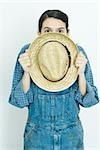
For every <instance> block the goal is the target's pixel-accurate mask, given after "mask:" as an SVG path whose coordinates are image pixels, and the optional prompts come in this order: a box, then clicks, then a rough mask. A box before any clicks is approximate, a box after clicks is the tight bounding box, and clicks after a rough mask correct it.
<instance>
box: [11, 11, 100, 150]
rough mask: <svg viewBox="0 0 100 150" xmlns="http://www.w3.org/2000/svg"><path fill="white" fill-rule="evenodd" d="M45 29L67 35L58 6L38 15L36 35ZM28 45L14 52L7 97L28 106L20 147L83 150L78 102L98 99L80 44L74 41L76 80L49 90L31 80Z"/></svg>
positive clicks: (87, 103) (92, 102)
mask: <svg viewBox="0 0 100 150" xmlns="http://www.w3.org/2000/svg"><path fill="white" fill-rule="evenodd" d="M49 32H52V33H60V34H64V35H67V36H68V34H69V23H68V16H67V15H66V14H65V13H63V12H61V11H59V10H47V11H45V12H44V13H43V14H42V15H41V17H40V19H39V24H38V35H42V34H46V33H49ZM29 45H30V44H27V45H25V46H24V47H23V48H22V49H21V51H20V53H19V55H18V59H17V62H16V66H15V71H14V77H13V85H12V91H11V95H10V98H9V103H10V104H12V105H15V106H17V107H20V108H23V107H27V108H28V119H27V123H26V126H25V132H24V150H83V149H84V144H83V128H82V125H81V121H80V119H79V111H80V105H81V106H83V107H90V106H93V105H95V104H97V103H98V102H99V98H98V93H97V88H96V87H95V86H94V83H93V76H92V72H91V67H90V64H89V61H88V58H87V56H86V54H85V52H84V50H83V48H82V47H80V46H79V45H77V47H78V49H79V51H80V52H79V54H78V56H77V58H76V61H75V65H76V67H78V78H77V81H76V82H75V83H74V84H73V85H72V86H71V87H69V88H68V89H66V90H63V91H60V92H54V93H53V92H48V91H45V90H43V89H41V88H39V87H38V86H37V85H36V84H35V83H34V82H32V80H31V78H30V75H29V68H30V66H31V62H30V58H29V56H28V52H27V50H28V47H29ZM25 60H26V61H25ZM25 62H26V63H25ZM64 100H66V101H64Z"/></svg>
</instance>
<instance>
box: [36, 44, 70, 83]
mask: <svg viewBox="0 0 100 150" xmlns="http://www.w3.org/2000/svg"><path fill="white" fill-rule="evenodd" d="M38 64H39V67H40V70H41V72H42V74H43V76H44V77H45V78H46V79H48V80H50V81H59V80H60V79H62V78H63V77H64V76H65V74H66V73H67V70H68V66H69V58H68V54H67V51H66V48H65V47H64V46H63V45H62V44H61V43H59V42H57V41H49V42H47V43H45V44H44V45H42V47H41V49H40V51H39V53H38Z"/></svg>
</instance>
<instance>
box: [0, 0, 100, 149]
mask: <svg viewBox="0 0 100 150" xmlns="http://www.w3.org/2000/svg"><path fill="white" fill-rule="evenodd" d="M40 2H41V1H38V0H37V2H31V1H28V2H27V1H24V0H23V1H19V0H18V1H17V2H14V1H13V2H10V1H9V2H7V1H5V0H4V1H3V2H0V150H22V149H23V132H24V127H25V123H26V120H27V108H23V109H20V108H17V107H14V106H12V105H10V104H9V103H8V98H9V95H10V92H11V84H12V78H13V70H14V67H15V62H16V57H17V55H18V53H19V51H20V49H21V48H22V46H23V45H24V44H27V43H29V42H31V41H32V40H33V39H34V38H35V37H36V36H37V30H38V28H37V25H38V19H39V17H40V15H41V14H42V13H43V12H44V11H45V10H47V9H60V10H62V11H64V12H65V13H67V14H68V16H69V21H70V24H69V25H70V26H69V28H70V37H71V38H72V39H73V41H75V42H76V43H78V44H79V45H81V46H82V47H83V48H84V49H85V51H86V53H87V55H88V58H89V60H90V64H91V67H92V71H93V76H94V82H95V85H96V86H97V87H98V92H99V95H100V84H99V83H100V79H99V74H100V70H99V58H100V51H99V49H100V46H99V33H100V30H99V26H100V22H99V15H98V13H99V11H98V5H99V3H97V1H95V0H88V1H86V0H84V1H82V0H80V1H70V2H68V1H66V2H64V1H61V0H58V1H57V0H56V1H55V3H54V2H53V0H50V2H49V0H48V1H47V2H46V1H44V2H43V1H42V2H41V3H40ZM99 97H100V96H99ZM99 106H100V104H98V105H95V106H93V107H90V108H82V107H81V112H80V118H81V121H82V123H83V127H84V132H85V135H84V143H85V150H99V149H100V142H99V141H100V119H99V118H100V117H99V113H100V110H99Z"/></svg>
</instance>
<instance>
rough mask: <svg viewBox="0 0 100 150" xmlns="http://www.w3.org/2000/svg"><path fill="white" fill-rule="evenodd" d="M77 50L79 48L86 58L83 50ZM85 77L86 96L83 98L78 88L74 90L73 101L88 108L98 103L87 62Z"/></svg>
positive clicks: (96, 92)
mask: <svg viewBox="0 0 100 150" xmlns="http://www.w3.org/2000/svg"><path fill="white" fill-rule="evenodd" d="M78 48H79V51H82V52H83V53H84V54H85V56H86V58H87V55H86V53H85V51H84V49H83V48H82V47H80V46H78ZM87 60H88V58H87ZM85 77H86V81H87V82H86V87H87V92H86V95H85V96H83V95H82V94H81V92H80V89H79V87H78V88H77V90H76V94H75V100H76V101H77V102H78V103H79V104H80V105H81V106H83V107H90V106H93V105H95V104H97V103H98V102H99V97H98V91H97V88H96V86H94V81H93V74H92V70H91V66H90V63H89V60H88V62H87V65H86V69H85Z"/></svg>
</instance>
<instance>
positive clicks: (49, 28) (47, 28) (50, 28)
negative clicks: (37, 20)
mask: <svg viewBox="0 0 100 150" xmlns="http://www.w3.org/2000/svg"><path fill="white" fill-rule="evenodd" d="M43 29H50V30H51V28H50V27H44V28H43Z"/></svg>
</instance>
